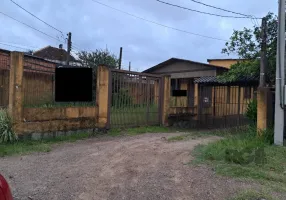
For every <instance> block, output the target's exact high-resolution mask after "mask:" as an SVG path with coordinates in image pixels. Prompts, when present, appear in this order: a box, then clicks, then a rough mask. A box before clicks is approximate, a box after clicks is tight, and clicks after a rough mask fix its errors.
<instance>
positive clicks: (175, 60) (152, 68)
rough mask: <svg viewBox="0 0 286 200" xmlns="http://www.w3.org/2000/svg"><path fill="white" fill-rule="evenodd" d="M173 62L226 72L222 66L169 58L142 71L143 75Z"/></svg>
mask: <svg viewBox="0 0 286 200" xmlns="http://www.w3.org/2000/svg"><path fill="white" fill-rule="evenodd" d="M174 62H187V63H191V64H198V65H202V66H206V67H211V68H213V69H217V68H220V69H224V70H228V68H225V67H223V66H217V65H210V64H206V63H200V62H195V61H191V60H185V59H180V58H170V59H169V60H166V61H164V62H162V63H159V64H157V65H155V66H153V67H150V68H148V69H146V70H144V71H143V73H152V72H153V71H154V70H156V69H159V68H161V67H165V66H166V65H169V64H172V63H174Z"/></svg>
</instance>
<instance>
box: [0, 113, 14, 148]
mask: <svg viewBox="0 0 286 200" xmlns="http://www.w3.org/2000/svg"><path fill="white" fill-rule="evenodd" d="M17 139H18V138H17V135H16V134H15V133H14V131H13V123H12V118H11V117H10V115H9V114H8V112H7V110H4V109H1V110H0V143H4V142H14V141H16V140H17Z"/></svg>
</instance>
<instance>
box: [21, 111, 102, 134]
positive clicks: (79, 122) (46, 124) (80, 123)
mask: <svg viewBox="0 0 286 200" xmlns="http://www.w3.org/2000/svg"><path fill="white" fill-rule="evenodd" d="M97 116H98V108H97V107H66V108H24V109H23V119H22V123H20V124H18V125H17V126H16V130H21V132H20V134H27V133H33V132H38V133H41V132H55V131H70V130H77V129H88V128H95V127H96V126H97Z"/></svg>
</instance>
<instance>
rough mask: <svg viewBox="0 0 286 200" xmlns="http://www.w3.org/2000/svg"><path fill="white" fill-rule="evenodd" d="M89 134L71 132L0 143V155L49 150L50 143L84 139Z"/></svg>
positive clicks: (50, 148)
mask: <svg viewBox="0 0 286 200" xmlns="http://www.w3.org/2000/svg"><path fill="white" fill-rule="evenodd" d="M89 136H90V134H88V133H79V134H73V135H70V136H59V137H56V138H51V139H43V140H38V141H35V140H19V141H17V142H15V143H5V144H0V157H4V156H11V155H25V154H29V153H32V152H50V151H51V150H52V145H53V144H57V143H62V142H75V141H77V140H82V139H86V138H88V137H89Z"/></svg>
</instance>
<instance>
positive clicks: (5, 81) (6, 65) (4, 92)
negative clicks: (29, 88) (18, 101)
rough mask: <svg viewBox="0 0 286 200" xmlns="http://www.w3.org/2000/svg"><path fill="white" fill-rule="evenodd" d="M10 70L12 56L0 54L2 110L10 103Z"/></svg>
mask: <svg viewBox="0 0 286 200" xmlns="http://www.w3.org/2000/svg"><path fill="white" fill-rule="evenodd" d="M9 69H10V54H9V53H8V52H7V53H5V52H0V108H5V107H7V106H8V103H9Z"/></svg>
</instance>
